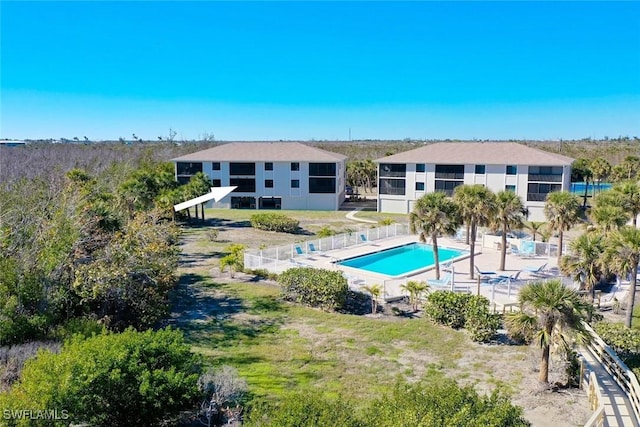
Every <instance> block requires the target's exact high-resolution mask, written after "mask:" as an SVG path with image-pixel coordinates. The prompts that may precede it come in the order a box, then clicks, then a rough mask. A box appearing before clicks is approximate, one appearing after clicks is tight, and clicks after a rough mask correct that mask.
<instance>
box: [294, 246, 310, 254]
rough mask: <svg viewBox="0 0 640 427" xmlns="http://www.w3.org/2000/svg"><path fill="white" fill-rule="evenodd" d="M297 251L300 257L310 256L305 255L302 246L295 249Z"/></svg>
mask: <svg viewBox="0 0 640 427" xmlns="http://www.w3.org/2000/svg"><path fill="white" fill-rule="evenodd" d="M295 249H296V255H299V256H301V257H306V256H307V255H308V254H306V253H304V251H303V250H302V248H301V247H300V246H297V245H296V247H295Z"/></svg>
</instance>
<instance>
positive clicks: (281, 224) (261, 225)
mask: <svg viewBox="0 0 640 427" xmlns="http://www.w3.org/2000/svg"><path fill="white" fill-rule="evenodd" d="M299 225H300V222H299V221H298V220H295V219H293V218H289V217H288V216H286V215H284V214H279V213H259V214H254V215H251V226H252V227H253V228H257V229H259V230H265V231H278V232H280V233H296V232H297V231H298V226H299Z"/></svg>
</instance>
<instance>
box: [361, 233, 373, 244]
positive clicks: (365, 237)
mask: <svg viewBox="0 0 640 427" xmlns="http://www.w3.org/2000/svg"><path fill="white" fill-rule="evenodd" d="M370 243H371V240H369V239H367V236H365V235H364V234H361V235H360V244H370Z"/></svg>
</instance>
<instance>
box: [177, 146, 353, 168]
mask: <svg viewBox="0 0 640 427" xmlns="http://www.w3.org/2000/svg"><path fill="white" fill-rule="evenodd" d="M346 158H347V156H343V155H342V154H338V153H333V152H331V151H325V150H321V149H319V148H315V147H311V146H309V145H305V144H302V143H299V142H230V143H227V144H222V145H218V146H216V147H213V148H209V149H207V150H202V151H197V152H195V153H191V154H187V155H186V156H181V157H176V158H175V159H172V160H173V161H175V162H211V161H214V162H219V161H223V162H265V161H266V162H332V163H333V162H340V161H343V160H345V159H346Z"/></svg>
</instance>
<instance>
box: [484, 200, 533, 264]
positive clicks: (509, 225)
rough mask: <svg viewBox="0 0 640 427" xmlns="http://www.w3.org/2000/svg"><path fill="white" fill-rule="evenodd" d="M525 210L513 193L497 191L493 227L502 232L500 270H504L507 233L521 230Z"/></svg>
mask: <svg viewBox="0 0 640 427" xmlns="http://www.w3.org/2000/svg"><path fill="white" fill-rule="evenodd" d="M526 212H527V211H526V209H525V207H524V204H523V203H522V199H521V198H520V196H518V195H517V194H516V193H514V192H513V191H499V192H498V193H497V194H496V196H495V202H494V215H493V218H491V219H492V222H493V226H494V228H496V229H500V230H501V231H502V247H501V256H500V270H504V268H505V259H506V257H507V233H508V232H509V231H511V230H513V229H516V228H521V227H522V225H523V223H524V220H525V218H526Z"/></svg>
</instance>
